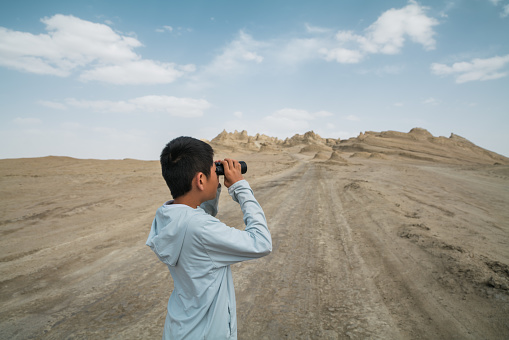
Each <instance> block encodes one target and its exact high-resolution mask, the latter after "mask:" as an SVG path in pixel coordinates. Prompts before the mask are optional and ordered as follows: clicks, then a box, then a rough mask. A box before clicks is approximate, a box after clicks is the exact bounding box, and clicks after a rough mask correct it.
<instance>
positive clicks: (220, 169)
mask: <svg viewBox="0 0 509 340" xmlns="http://www.w3.org/2000/svg"><path fill="white" fill-rule="evenodd" d="M239 163H240V172H241V173H242V174H245V173H246V172H247V164H246V162H244V161H239ZM216 174H218V175H219V176H224V168H223V164H221V162H216Z"/></svg>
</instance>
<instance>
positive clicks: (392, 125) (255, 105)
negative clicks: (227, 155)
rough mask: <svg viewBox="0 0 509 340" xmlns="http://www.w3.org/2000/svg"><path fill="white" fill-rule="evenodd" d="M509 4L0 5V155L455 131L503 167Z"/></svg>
mask: <svg viewBox="0 0 509 340" xmlns="http://www.w3.org/2000/svg"><path fill="white" fill-rule="evenodd" d="M508 32H509V0H468V1H456V0H454V1H419V2H417V1H365V0H348V1H331V0H323V1H295V0H294V1H249V2H248V1H151V0H145V1H94V0H89V1H25V0H19V1H1V2H0V100H1V106H0V142H1V145H2V147H1V148H0V158H18V157H38V156H47V155H60V156H71V157H77V158H100V159H108V158H117V159H118V158H137V159H157V158H158V156H159V153H160V151H161V149H162V147H163V146H164V144H165V143H167V142H168V141H169V140H171V139H172V138H174V137H177V136H180V135H189V136H194V137H197V138H207V139H211V138H213V137H215V136H216V135H217V134H219V133H220V132H221V131H222V130H223V129H226V130H227V131H234V130H239V131H240V130H247V131H248V133H249V134H250V135H254V134H256V133H264V134H267V135H270V136H275V137H279V138H285V137H291V136H292V135H294V134H296V133H300V134H301V133H304V132H306V131H309V130H314V131H315V132H316V133H318V134H320V135H321V136H322V137H328V138H342V139H344V138H349V137H355V136H357V135H358V134H359V133H360V132H364V131H385V130H396V131H402V132H408V131H409V130H410V129H412V128H413V127H422V128H425V129H427V130H429V131H430V132H431V133H432V134H433V135H435V136H446V137H449V135H450V133H451V132H452V133H455V134H458V135H461V136H463V137H465V138H467V139H469V140H470V141H472V142H473V143H475V144H477V145H479V146H481V147H484V148H486V149H489V150H491V151H495V152H498V153H500V154H503V155H505V156H509V133H508V128H509V96H508V93H509V77H508V75H509V33H508Z"/></svg>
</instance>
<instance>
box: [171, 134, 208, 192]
mask: <svg viewBox="0 0 509 340" xmlns="http://www.w3.org/2000/svg"><path fill="white" fill-rule="evenodd" d="M213 157H214V150H213V149H212V147H211V146H210V145H209V144H207V143H205V142H202V141H201V140H198V139H195V138H192V137H178V138H175V139H173V140H172V141H170V142H169V143H168V144H166V146H165V147H164V149H163V151H162V152H161V169H162V173H163V178H164V180H165V181H166V184H167V185H168V188H170V192H171V195H172V196H173V198H174V199H175V198H177V197H179V196H182V195H184V194H186V193H187V192H189V191H191V188H192V184H191V183H192V181H193V178H194V176H195V175H196V174H197V173H198V172H203V173H204V174H205V176H207V178H209V176H210V168H211V167H212V164H213V163H214V160H213Z"/></svg>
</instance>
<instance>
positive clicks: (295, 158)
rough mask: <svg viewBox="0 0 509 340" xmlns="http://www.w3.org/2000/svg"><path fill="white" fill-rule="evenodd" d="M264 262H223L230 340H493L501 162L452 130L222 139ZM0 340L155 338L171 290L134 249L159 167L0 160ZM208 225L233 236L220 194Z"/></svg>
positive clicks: (502, 254) (158, 185)
mask: <svg viewBox="0 0 509 340" xmlns="http://www.w3.org/2000/svg"><path fill="white" fill-rule="evenodd" d="M210 143H211V144H212V146H213V147H214V149H215V150H216V153H217V157H218V158H222V157H225V156H231V157H235V158H237V159H243V160H245V161H246V162H247V163H248V168H249V171H248V173H247V174H246V176H245V177H246V179H247V180H248V181H249V182H250V183H251V185H252V187H253V188H254V191H255V195H256V197H257V198H258V200H259V201H260V203H261V205H262V206H263V208H264V210H265V213H266V215H267V220H268V222H269V228H270V230H271V233H272V236H273V244H274V247H273V253H272V254H271V255H269V256H268V257H265V258H262V259H260V260H256V261H249V262H245V263H241V264H237V265H234V266H233V268H232V271H233V276H234V280H235V284H236V294H237V313H238V321H239V339H285V338H288V339H345V338H354V339H364V338H384V339H398V338H401V339H412V338H424V339H451V338H461V339H464V338H467V339H469V338H471V339H479V338H483V339H506V338H508V337H509V324H508V322H507V320H509V209H507V207H508V206H509V159H508V158H506V157H504V156H501V155H498V154H496V153H493V152H490V151H488V150H485V149H482V148H480V147H478V146H476V145H474V144H472V143H471V142H469V141H468V140H466V139H464V138H462V137H459V136H457V135H454V134H452V135H451V136H450V137H449V138H445V137H434V136H432V135H431V134H430V133H429V132H428V131H426V130H423V129H413V130H412V131H410V132H408V133H401V132H395V131H386V132H365V133H362V134H360V135H359V136H358V137H356V138H351V139H348V140H339V139H334V138H322V137H320V136H318V135H317V134H315V133H313V132H308V133H306V134H304V135H295V136H293V137H292V138H288V139H286V140H279V139H277V138H272V137H268V136H264V135H256V136H248V135H247V133H245V132H233V133H228V132H226V131H224V132H223V133H221V134H220V135H218V136H217V137H216V138H214V139H213V140H212V141H210ZM0 192H1V197H2V200H1V205H2V206H1V209H0V233H1V238H0V287H1V290H0V338H2V339H26V338H45V339H62V338H87V339H104V338H121V339H148V338H160V337H161V334H162V325H163V323H164V318H165V308H166V303H167V299H168V297H169V294H170V292H171V289H172V281H171V278H170V276H169V273H168V270H167V269H166V268H165V266H164V265H163V264H162V263H159V262H158V261H157V259H156V257H155V255H154V254H153V253H152V252H151V251H150V249H149V248H148V247H146V246H145V245H144V243H145V240H146V237H147V234H148V231H149V229H150V223H151V221H152V218H153V215H154V213H155V210H156V209H157V208H158V207H159V206H160V205H161V204H162V203H163V202H164V201H166V200H168V199H169V198H170V195H169V191H168V189H167V188H165V183H164V181H163V179H162V177H161V175H160V168H159V163H158V162H156V161H154V162H144V161H137V160H130V159H126V160H111V161H99V160H79V159H72V158H66V157H44V158H34V159H8V160H0ZM218 217H219V218H220V219H221V220H223V221H225V222H226V223H228V224H229V225H231V226H235V227H239V228H241V227H242V225H243V222H242V215H241V214H240V212H239V210H238V207H237V205H236V204H235V203H234V202H233V201H232V200H231V199H230V198H229V197H228V195H223V196H222V197H221V201H220V212H219V215H218Z"/></svg>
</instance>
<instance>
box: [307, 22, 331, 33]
mask: <svg viewBox="0 0 509 340" xmlns="http://www.w3.org/2000/svg"><path fill="white" fill-rule="evenodd" d="M305 26H306V31H307V32H308V33H318V34H320V33H329V32H330V31H331V30H330V29H329V28H324V27H318V26H311V25H310V24H308V23H306V24H305Z"/></svg>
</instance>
